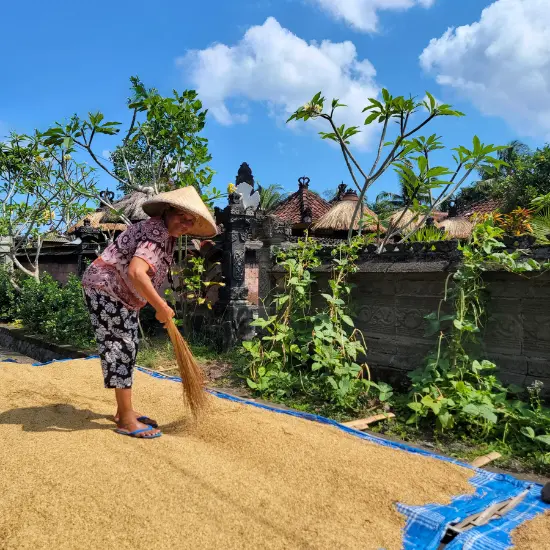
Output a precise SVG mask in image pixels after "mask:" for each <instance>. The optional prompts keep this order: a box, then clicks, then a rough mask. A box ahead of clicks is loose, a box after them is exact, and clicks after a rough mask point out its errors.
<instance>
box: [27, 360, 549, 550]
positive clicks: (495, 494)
mask: <svg viewBox="0 0 550 550" xmlns="http://www.w3.org/2000/svg"><path fill="white" fill-rule="evenodd" d="M87 359H97V356H92V357H88V358H87ZM71 360H72V359H62V360H61V361H71ZM54 362H55V361H50V362H48V363H34V366H43V365H48V364H50V363H54ZM139 370H140V371H142V372H144V373H146V374H148V375H150V376H153V377H155V378H159V379H164V380H171V381H174V382H181V379H180V378H178V377H175V376H167V375H165V374H161V373H158V372H155V371H151V370H148V369H145V368H142V367H139ZM210 393H212V394H213V395H215V396H216V397H219V398H220V399H227V400H229V401H233V402H236V403H242V404H245V405H249V406H253V407H258V408H260V409H264V410H267V411H272V412H275V413H278V414H286V415H290V416H296V417H298V418H303V419H305V420H311V421H314V422H320V423H322V424H328V425H330V426H333V427H335V428H337V429H339V430H342V431H343V432H346V433H348V434H351V435H353V436H355V437H358V438H360V439H366V440H367V441H370V442H371V443H375V444H377V445H383V446H386V447H392V448H394V449H400V450H402V451H406V452H409V453H415V454H419V455H423V456H429V457H432V458H436V459H438V460H443V461H445V462H451V463H453V464H457V465H459V466H462V467H464V468H469V469H473V470H475V472H476V474H475V476H474V477H473V478H472V479H471V480H470V483H471V484H472V485H473V486H474V488H475V493H473V494H471V495H462V496H459V497H457V498H455V499H454V500H453V501H452V503H451V504H449V505H448V506H443V505H439V504H429V505H426V506H406V505H404V504H399V503H397V509H398V510H399V511H400V512H401V513H402V514H404V515H405V516H406V518H407V522H406V526H405V533H404V538H403V550H436V549H437V548H438V547H439V544H440V541H441V539H442V538H443V535H444V534H445V532H446V530H447V527H448V526H449V525H450V524H453V523H458V522H459V521H462V520H463V519H465V518H467V517H468V516H470V515H472V514H476V513H479V512H481V511H483V510H484V509H486V508H487V507H488V506H491V505H492V504H495V503H498V502H502V501H504V500H507V499H509V498H513V497H515V496H517V495H519V494H520V493H522V492H523V491H525V490H529V493H528V495H527V496H526V497H525V498H524V499H523V501H522V502H520V504H518V505H517V506H516V508H514V510H512V511H511V512H509V513H508V514H506V516H505V517H504V518H502V519H500V520H496V521H491V522H489V523H488V524H487V525H485V526H483V527H477V528H475V529H471V530H470V531H467V532H465V533H463V534H461V535H460V536H458V537H457V538H455V539H454V540H453V541H452V542H451V543H449V544H448V545H447V546H446V550H508V549H511V548H512V540H511V532H512V531H513V530H514V529H515V528H516V527H518V526H519V525H521V524H522V523H524V522H526V521H528V520H531V519H533V518H534V517H535V516H537V515H539V514H542V513H544V512H548V511H550V505H548V504H545V503H544V502H542V500H541V498H540V494H541V490H542V486H541V485H538V484H530V483H527V482H524V481H520V480H518V479H516V478H514V477H512V476H508V475H503V474H494V473H491V472H487V471H485V470H481V469H476V468H473V467H472V466H471V465H469V464H466V463H463V462H461V461H459V460H455V459H452V458H448V457H444V456H439V455H436V454H433V453H430V452H428V451H424V450H421V449H415V448H413V447H409V446H408V445H406V444H405V443H397V442H393V441H387V440H385V439H381V438H378V437H375V436H373V435H370V434H366V433H363V432H360V431H357V430H354V429H352V428H348V427H347V426H344V425H342V424H339V423H338V422H335V421H334V420H330V419H328V418H324V417H322V416H317V415H314V414H308V413H302V412H299V411H293V410H286V409H277V408H275V407H271V406H268V405H264V404H261V403H256V402H251V401H247V400H244V399H240V398H239V397H235V396H232V395H228V394H225V393H221V392H218V391H214V390H210ZM547 548H549V549H550V541H548V546H547ZM381 550H382V549H381ZM541 550H543V547H541Z"/></svg>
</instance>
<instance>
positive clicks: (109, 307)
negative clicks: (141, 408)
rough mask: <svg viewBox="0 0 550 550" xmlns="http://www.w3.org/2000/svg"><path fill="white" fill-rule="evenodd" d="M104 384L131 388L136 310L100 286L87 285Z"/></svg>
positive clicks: (134, 361)
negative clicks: (100, 288) (128, 307)
mask: <svg viewBox="0 0 550 550" xmlns="http://www.w3.org/2000/svg"><path fill="white" fill-rule="evenodd" d="M85 295H86V303H87V305H88V309H89V311H90V319H91V321H92V326H93V328H94V332H95V337H96V341H97V345H98V350H99V356H100V358H101V368H102V370H103V379H104V382H105V387H106V388H131V387H132V381H133V377H134V367H135V364H136V355H137V351H138V312H137V311H135V310H132V309H127V308H126V307H124V305H122V303H121V302H119V301H118V300H115V299H114V298H113V297H111V296H109V295H108V294H106V293H104V292H101V291H100V290H96V289H92V288H86V289H85Z"/></svg>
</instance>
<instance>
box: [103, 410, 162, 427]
mask: <svg viewBox="0 0 550 550" xmlns="http://www.w3.org/2000/svg"><path fill="white" fill-rule="evenodd" d="M132 414H133V415H134V417H135V419H136V420H138V421H140V422H141V423H142V424H146V425H148V426H152V427H153V428H158V422H157V421H156V420H153V419H152V418H149V417H147V416H144V415H142V414H141V413H138V412H136V411H132ZM114 420H115V424H118V423H119V422H120V414H119V412H118V411H117V412H116V414H115V416H114Z"/></svg>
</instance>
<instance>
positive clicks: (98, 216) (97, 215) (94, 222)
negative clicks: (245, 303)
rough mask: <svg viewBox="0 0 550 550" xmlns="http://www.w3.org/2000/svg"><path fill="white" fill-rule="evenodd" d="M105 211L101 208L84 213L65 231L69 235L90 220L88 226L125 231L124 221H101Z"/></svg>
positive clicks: (103, 229) (104, 229) (102, 229)
mask: <svg viewBox="0 0 550 550" xmlns="http://www.w3.org/2000/svg"><path fill="white" fill-rule="evenodd" d="M104 216H105V212H104V211H103V210H96V211H95V212H91V213H90V214H86V216H84V217H83V218H82V219H81V220H78V222H76V223H75V224H74V225H73V226H71V227H69V229H68V230H67V233H68V234H69V235H71V234H72V233H74V232H75V231H76V230H77V229H79V228H80V227H82V226H83V225H85V224H86V221H89V222H90V227H93V228H95V229H100V230H101V231H125V230H126V228H127V225H126V224H125V223H103V218H104Z"/></svg>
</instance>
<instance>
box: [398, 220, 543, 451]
mask: <svg viewBox="0 0 550 550" xmlns="http://www.w3.org/2000/svg"><path fill="white" fill-rule="evenodd" d="M503 233H504V232H503V230H502V229H501V228H499V227H497V226H496V225H495V223H494V220H493V218H492V217H490V216H489V217H487V218H486V219H485V220H483V221H482V222H481V223H479V224H477V225H476V227H475V228H474V231H473V235H472V237H471V239H470V241H469V242H468V243H467V244H465V245H463V246H462V247H461V250H462V254H463V261H462V263H461V265H460V267H459V268H458V270H457V271H456V273H454V274H453V275H452V276H450V278H449V279H448V280H447V283H448V284H447V285H446V289H445V296H444V298H443V300H442V302H441V304H440V307H439V309H438V311H437V312H434V313H431V314H430V315H428V316H427V317H426V319H427V321H428V334H439V336H438V345H437V348H436V350H435V352H434V353H432V354H430V355H429V356H428V358H427V360H426V364H425V366H424V367H423V368H421V369H419V370H417V371H415V372H413V373H412V374H411V375H410V378H411V381H412V388H411V392H410V394H409V400H408V409H409V411H412V415H410V416H409V418H408V420H407V422H408V423H411V424H417V425H419V424H421V423H428V424H430V423H432V422H433V421H434V420H435V423H436V427H437V429H438V430H440V431H444V430H450V429H454V431H455V432H456V431H457V430H459V431H460V430H462V431H464V432H465V433H466V434H467V435H468V436H470V437H474V439H476V438H477V439H480V440H481V439H483V440H487V439H497V440H499V441H501V442H502V443H503V444H508V445H511V446H512V447H515V448H517V449H518V450H519V452H520V453H521V454H526V453H533V454H535V455H537V456H538V457H539V458H542V459H543V460H545V461H549V462H550V453H549V452H548V451H549V449H550V448H549V447H548V445H550V410H549V409H545V408H544V407H543V406H542V404H541V401H540V389H541V383H540V382H539V383H536V384H535V386H534V387H532V388H530V398H529V402H527V403H526V402H523V401H521V400H520V399H518V392H519V391H520V390H519V388H509V387H506V386H504V385H503V384H502V383H501V382H500V381H499V379H498V378H497V376H496V374H495V371H496V369H497V367H496V365H495V364H494V363H492V362H491V361H489V360H487V359H481V358H479V357H478V355H479V353H480V351H479V350H480V343H479V335H480V333H481V329H482V328H483V323H484V319H485V317H486V303H487V289H486V283H485V282H484V279H483V273H484V272H485V271H487V270H488V269H495V268H496V269H504V270H506V271H509V272H513V273H518V274H522V273H526V272H541V271H544V270H545V269H547V268H548V267H549V266H548V264H543V265H541V264H539V263H538V262H537V261H535V260H534V259H533V258H530V257H528V256H527V255H526V254H525V253H523V252H521V251H516V252H513V253H510V252H507V251H506V250H504V245H503V244H502V242H501V239H502V237H503ZM449 283H452V285H450V286H451V288H450V289H449V288H448V287H449Z"/></svg>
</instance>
